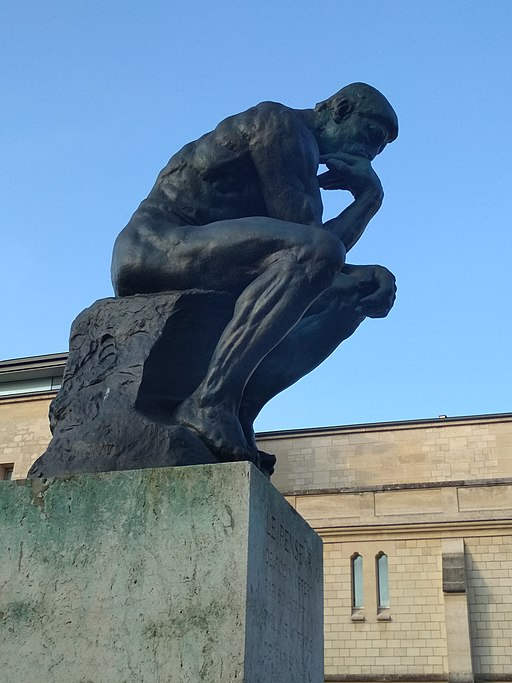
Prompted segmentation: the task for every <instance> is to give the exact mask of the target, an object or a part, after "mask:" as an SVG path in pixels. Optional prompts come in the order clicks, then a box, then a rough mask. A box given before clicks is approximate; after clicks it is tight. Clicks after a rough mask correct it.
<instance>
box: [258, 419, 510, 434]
mask: <svg viewBox="0 0 512 683" xmlns="http://www.w3.org/2000/svg"><path fill="white" fill-rule="evenodd" d="M508 420H512V413H486V414H483V415H456V416H454V417H430V418H421V419H416V420H394V421H389V422H361V423H355V424H348V425H332V426H329V427H305V428H300V429H282V430H276V431H271V432H257V434H256V437H257V438H258V439H275V438H277V439H279V438H286V437H291V436H305V435H306V434H315V435H318V434H330V433H336V434H339V433H340V432H354V431H358V430H372V431H386V430H390V429H397V428H400V427H412V428H414V427H424V426H425V425H431V426H432V427H442V426H445V425H446V424H452V425H453V424H456V423H458V422H472V423H474V422H501V421H508Z"/></svg>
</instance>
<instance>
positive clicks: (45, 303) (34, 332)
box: [0, 0, 512, 430]
mask: <svg viewBox="0 0 512 683" xmlns="http://www.w3.org/2000/svg"><path fill="white" fill-rule="evenodd" d="M511 26H512V2H510V0H492V1H490V0H481V1H476V0H429V2H413V1H411V0H402V1H396V0H395V1H393V0H387V1H386V2H383V1H381V0H374V1H371V0H322V1H321V2H313V1H312V0H279V1H277V2H269V1H266V2H265V1H264V0H257V1H256V0H244V1H243V2H242V1H241V0H217V2H206V1H205V0H173V1H170V0H146V1H145V2H134V1H130V0H125V1H124V2H120V1H119V0H110V1H109V2H104V1H103V0H102V1H100V0H88V2H80V3H79V2H76V1H75V0H65V1H64V0H45V2H41V1H40V0H37V1H36V0H18V2H15V3H14V2H13V3H8V4H7V5H5V6H4V8H3V12H2V26H1V27H0V65H1V66H0V85H1V93H2V101H3V105H2V108H1V110H0V120H1V131H2V144H1V148H2V151H1V156H2V163H1V165H0V174H1V176H0V187H1V207H2V211H1V219H0V220H1V227H2V252H1V269H0V272H1V288H2V299H1V301H2V308H1V319H2V334H1V338H0V358H2V359H7V358H16V357H22V356H30V355H38V354H44V353H55V352H60V351H65V350H67V339H68V333H69V326H70V323H71V321H72V320H73V318H74V317H75V316H76V315H77V314H78V313H79V312H80V311H81V310H82V309H83V308H85V307H86V306H88V305H90V304H91V303H92V302H93V301H94V300H96V299H98V298H102V297H106V296H110V295H111V293H112V290H111V285H110V279H109V267H110V254H111V248H112V244H113V242H114V239H115V237H116V235H117V233H118V232H119V230H120V229H121V228H122V227H123V226H124V224H125V223H126V222H127V221H128V219H129V217H130V215H131V213H132V212H133V211H134V210H135V208H136V207H137V205H138V203H139V202H140V201H141V200H142V199H143V198H144V197H145V196H146V194H147V192H148V191H149V189H150V188H151V186H152V184H153V182H154V179H155V177H156V175H157V173H158V171H159V170H160V168H161V167H162V166H163V165H164V164H165V163H166V161H167V160H168V158H169V157H170V156H171V154H173V153H174V152H175V151H177V150H178V149H179V148H180V147H181V146H182V145H183V144H184V143H186V142H188V141H190V140H193V139H195V138H197V137H198V136H199V135H201V134H202V133H204V132H206V131H208V130H210V129H212V128H213V127H214V126H215V125H216V124H217V123H218V122H219V121H220V120H221V119H222V118H224V117H225V116H227V115H229V114H233V113H236V112H237V111H241V110H243V109H246V108H247V107H248V106H250V105H252V104H255V103H257V102H259V101H261V100H276V101H280V102H283V103H285V104H287V105H289V106H292V107H307V106H312V105H314V104H315V103H316V102H317V101H319V100H321V99H324V98H325V97H326V96H328V95H330V94H332V93H333V92H335V91H336V90H338V89H339V88H340V87H342V86H343V85H345V84H347V83H350V82H353V81H365V82H367V83H370V84H372V85H374V86H376V87H377V88H379V89H380V90H381V91H382V92H383V93H384V94H385V95H386V96H387V97H388V99H389V100H390V101H391V103H392V104H393V105H394V107H395V109H396V110H397V112H398V115H399V118H400V124H401V130H400V136H399V138H398V140H397V141H396V142H395V143H393V145H391V146H390V147H389V148H388V149H386V150H385V152H384V154H383V155H382V156H381V157H379V158H378V159H377V160H376V161H375V164H374V165H375V169H376V171H377V172H378V174H379V175H380V177H381V180H382V182H383V185H384V188H385V192H386V197H385V202H384V205H383V207H382V209H381V211H380V212H379V213H378V214H377V216H376V217H375V218H374V220H373V221H372V223H371V224H370V226H369V228H368V230H367V232H366V233H365V234H364V235H363V237H362V239H361V241H360V243H359V244H358V245H357V246H356V247H355V248H354V249H353V251H352V252H351V254H350V258H349V260H350V261H351V262H354V263H381V264H383V265H386V266H388V267H389V268H390V269H391V270H392V271H393V272H394V273H395V274H396V276H397V280H398V287H399V291H398V298H397V302H396V305H395V308H394V309H393V311H392V312H391V314H390V315H389V316H388V318H386V319H385V320H367V321H365V323H364V324H363V325H362V326H361V327H360V328H359V330H358V331H357V332H356V334H355V335H354V336H353V337H352V338H351V339H350V340H348V341H347V342H345V344H344V345H342V346H341V347H340V348H339V349H338V350H337V352H336V353H335V354H334V355H333V356H332V357H331V358H330V359H329V360H328V361H326V362H325V363H324V365H323V366H321V367H320V368H319V369H317V370H316V371H315V372H314V373H312V374H311V375H310V376H308V377H307V378H305V379H303V380H302V381H301V382H299V383H298V384H297V385H295V387H293V388H291V389H290V390H288V391H287V392H285V393H283V394H282V395H281V396H279V397H278V398H276V399H275V400H274V401H273V402H272V403H271V404H269V406H268V407H267V408H266V409H265V411H264V412H263V413H262V415H261V416H260V418H259V420H258V422H257V427H258V428H259V429H260V430H266V429H284V428H292V427H307V426H322V425H336V424H347V423H355V422H372V421H380V420H401V419H414V418H426V417H432V416H437V415H439V414H447V415H466V414H479V413H491V412H508V411H510V410H512V403H511V395H510V394H511V386H512V370H511V368H512V361H511V340H512V329H511V322H512V316H511V313H510V308H511V306H510V299H511V278H512V269H511V267H510V259H511V253H512V237H511V228H510V224H511V221H512V218H511V216H512V192H511V189H510V185H511V175H512V174H511V171H510V153H511V151H512V80H511V78H510V72H511V69H512V41H511V40H510V30H511V28H510V27H511ZM346 201H347V198H346V197H345V193H332V192H331V193H330V194H329V197H328V199H327V200H326V216H327V217H329V216H331V215H333V214H334V213H337V212H339V210H340V209H341V207H342V206H343V205H344V204H345V203H346Z"/></svg>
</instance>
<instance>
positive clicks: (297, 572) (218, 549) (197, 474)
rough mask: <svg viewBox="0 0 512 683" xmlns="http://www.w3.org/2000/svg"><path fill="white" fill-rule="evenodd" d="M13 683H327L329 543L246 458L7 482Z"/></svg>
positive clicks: (2, 604)
mask: <svg viewBox="0 0 512 683" xmlns="http://www.w3.org/2000/svg"><path fill="white" fill-rule="evenodd" d="M0 586H1V590H0V668H1V680H2V682H3V683H29V682H31V681H44V683H104V682H106V681H112V683H164V682H165V683H169V682H170V681H172V683H196V682H197V683H199V681H204V682H208V683H214V682H217V681H218V682H219V683H221V682H222V683H231V682H233V683H234V682H237V681H240V683H269V682H270V681H271V682H272V683H307V682H309V683H321V682H322V681H323V627H322V610H323V607H322V602H323V601H322V551H321V541H320V539H319V537H318V536H317V535H316V534H315V532H314V531H312V530H311V529H310V528H309V527H308V525H307V524H306V523H305V522H304V520H303V519H302V518H301V517H300V516H299V515H298V514H297V513H296V512H295V511H294V510H293V509H292V508H291V507H290V506H289V505H288V504H287V503H286V501H285V500H284V499H283V497H282V496H281V494H280V493H279V492H278V491H277V490H276V489H275V488H274V487H273V486H272V485H271V484H270V483H269V482H268V481H267V479H266V478H265V477H264V476H263V475H262V474H261V473H260V472H258V470H256V469H255V468H254V467H253V466H252V465H250V464H248V463H243V462H241V463H229V464H221V465H213V466H212V465H204V466H192V467H178V468H158V469H145V470H137V471H124V472H111V473H100V474H82V475H74V476H71V477H66V478H61V479H53V480H48V481H46V482H45V483H44V484H43V483H42V482H40V481H37V480H32V481H30V480H28V481H23V482H15V481H13V482H0Z"/></svg>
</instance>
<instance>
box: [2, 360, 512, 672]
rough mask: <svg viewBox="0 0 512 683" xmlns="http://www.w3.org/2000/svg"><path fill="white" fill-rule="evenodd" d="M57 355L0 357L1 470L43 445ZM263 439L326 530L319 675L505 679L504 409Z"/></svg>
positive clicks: (509, 478)
mask: <svg viewBox="0 0 512 683" xmlns="http://www.w3.org/2000/svg"><path fill="white" fill-rule="evenodd" d="M64 363H65V355H64V354H58V355H54V356H44V357H39V358H31V359H21V360H17V361H5V362H3V363H0V478H10V477H13V478H23V477H24V476H25V474H26V472H27V470H28V468H29V467H30V465H31V463H32V462H33V461H34V460H35V459H36V458H37V456H38V455H39V454H40V453H41V452H42V451H43V450H44V449H45V447H46V444H47V443H48V440H49V436H50V433H49V429H48V421H47V412H48V407H49V403H50V400H51V399H52V398H53V396H54V395H55V393H56V389H57V387H58V385H59V382H60V378H61V376H62V371H63V366H64ZM259 444H260V447H261V448H263V449H264V450H267V451H270V452H273V453H276V455H277V456H278V466H277V471H276V474H275V475H274V477H273V483H274V484H275V486H276V487H277V488H278V489H279V490H281V491H282V492H283V493H284V495H285V496H286V497H287V499H288V501H289V502H290V504H291V505H292V506H293V507H295V508H296V509H297V511H298V512H299V513H300V514H301V515H302V516H303V517H304V518H305V519H306V520H307V521H308V522H309V523H310V524H311V526H313V527H314V528H315V529H316V530H317V531H318V533H319V534H320V536H321V537H322V539H323V543H324V567H325V596H324V608H325V675H326V681H352V682H354V683H363V682H365V681H368V683H370V682H376V681H402V682H403V683H408V682H410V683H413V682H414V681H425V682H427V681H447V682H448V681H456V682H461V683H462V682H465V681H468V682H469V681H474V680H476V681H500V682H503V683H506V682H509V681H510V682H511V683H512V654H511V653H512V457H511V456H512V414H509V413H507V414H500V415H483V416H472V417H457V418H445V417H441V418H437V419H433V420H416V421H407V422H394V423H382V424H368V425H352V426H344V427H333V428H320V429H302V430H293V431H285V432H273V433H265V434H260V435H259Z"/></svg>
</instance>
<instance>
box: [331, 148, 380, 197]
mask: <svg viewBox="0 0 512 683" xmlns="http://www.w3.org/2000/svg"><path fill="white" fill-rule="evenodd" d="M320 163H322V164H325V165H326V166H327V168H328V169H329V170H328V171H327V172H326V173H322V174H321V175H319V176H318V183H319V185H320V187H321V188H322V189H324V190H349V191H350V192H351V193H352V194H353V195H354V197H358V196H359V195H361V194H363V193H365V192H375V193H378V194H379V195H382V194H383V191H382V185H381V182H380V180H379V176H378V175H377V174H376V173H375V171H374V170H373V168H372V164H371V162H370V160H369V159H367V158H366V157H363V156H358V155H355V154H347V153H345V152H339V153H338V154H324V155H322V156H321V157H320Z"/></svg>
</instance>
